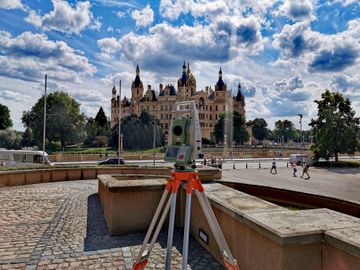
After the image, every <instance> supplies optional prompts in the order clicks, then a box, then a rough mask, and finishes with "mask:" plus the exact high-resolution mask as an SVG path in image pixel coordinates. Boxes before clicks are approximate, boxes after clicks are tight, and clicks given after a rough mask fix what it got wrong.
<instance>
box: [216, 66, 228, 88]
mask: <svg viewBox="0 0 360 270" xmlns="http://www.w3.org/2000/svg"><path fill="white" fill-rule="evenodd" d="M226 88H227V86H226V84H225V83H224V81H223V79H222V70H221V67H220V70H219V79H218V81H217V83H216V85H215V91H226Z"/></svg>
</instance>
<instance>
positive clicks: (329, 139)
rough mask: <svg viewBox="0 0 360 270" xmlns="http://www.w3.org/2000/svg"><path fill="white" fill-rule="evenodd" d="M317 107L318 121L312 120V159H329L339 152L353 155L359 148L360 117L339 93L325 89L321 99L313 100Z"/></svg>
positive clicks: (336, 157) (348, 101)
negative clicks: (313, 140)
mask: <svg viewBox="0 0 360 270" xmlns="http://www.w3.org/2000/svg"><path fill="white" fill-rule="evenodd" d="M314 102H315V103H316V104H317V106H318V113H317V116H318V118H317V119H311V122H310V124H309V125H310V126H311V127H313V134H314V136H315V139H316V140H315V143H314V144H313V146H312V150H313V151H314V154H315V157H317V158H325V159H329V158H330V157H335V160H336V161H338V155H339V153H347V154H353V153H354V152H355V151H357V150H358V149H359V148H360V143H359V124H360V120H359V118H356V117H355V111H354V110H353V109H352V108H351V102H350V100H349V99H347V98H344V97H343V95H342V94H341V93H338V92H330V91H329V90H326V91H325V92H324V93H323V94H322V95H321V99H320V100H315V101H314Z"/></svg>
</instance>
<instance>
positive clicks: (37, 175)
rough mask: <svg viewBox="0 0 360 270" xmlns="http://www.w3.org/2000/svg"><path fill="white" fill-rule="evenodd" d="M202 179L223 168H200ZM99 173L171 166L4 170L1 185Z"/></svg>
mask: <svg viewBox="0 0 360 270" xmlns="http://www.w3.org/2000/svg"><path fill="white" fill-rule="evenodd" d="M198 170H199V175H200V177H201V179H202V181H205V182H206V181H210V180H215V179H221V170H219V169H216V168H210V167H206V168H199V169H198ZM98 174H141V175H164V176H168V175H169V174H170V169H169V168H161V167H128V166H124V167H122V166H120V167H95V168H91V167H84V168H51V169H40V170H22V171H3V172H0V187H9V186H19V185H28V184H38V183H45V182H56V181H73V180H87V179H96V177H97V175H98Z"/></svg>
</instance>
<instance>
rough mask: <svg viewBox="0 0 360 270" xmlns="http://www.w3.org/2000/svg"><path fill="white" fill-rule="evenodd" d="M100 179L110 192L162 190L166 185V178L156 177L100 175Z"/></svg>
mask: <svg viewBox="0 0 360 270" xmlns="http://www.w3.org/2000/svg"><path fill="white" fill-rule="evenodd" d="M149 178H150V179H149ZM98 179H99V181H101V182H102V183H103V184H104V186H105V187H106V188H107V190H108V191H110V192H116V191H130V190H151V189H161V188H163V186H164V185H165V184H166V181H165V178H164V177H162V178H161V176H155V175H154V176H151V175H124V174H121V175H120V174H119V175H116V174H115V175H107V174H103V175H102V174H100V175H98Z"/></svg>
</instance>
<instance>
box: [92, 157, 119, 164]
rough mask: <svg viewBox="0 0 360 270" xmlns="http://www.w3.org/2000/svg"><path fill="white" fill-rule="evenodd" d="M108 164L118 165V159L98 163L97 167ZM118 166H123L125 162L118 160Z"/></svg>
mask: <svg viewBox="0 0 360 270" xmlns="http://www.w3.org/2000/svg"><path fill="white" fill-rule="evenodd" d="M110 164H113V165H116V164H119V158H117V157H112V158H108V159H105V160H101V161H99V162H98V165H110ZM120 164H125V161H124V160H123V159H121V158H120Z"/></svg>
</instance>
